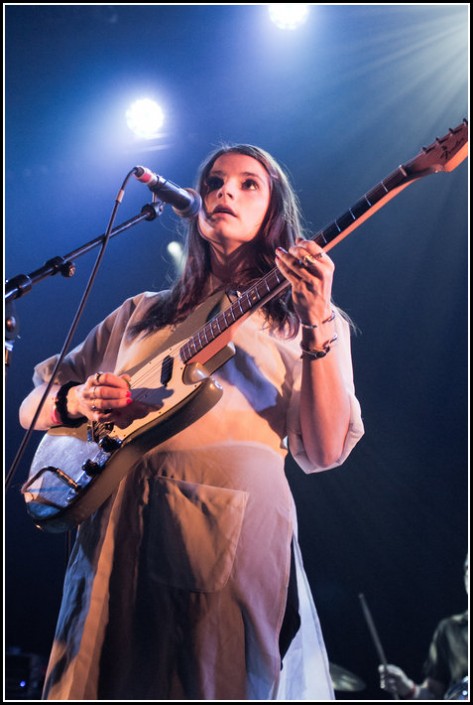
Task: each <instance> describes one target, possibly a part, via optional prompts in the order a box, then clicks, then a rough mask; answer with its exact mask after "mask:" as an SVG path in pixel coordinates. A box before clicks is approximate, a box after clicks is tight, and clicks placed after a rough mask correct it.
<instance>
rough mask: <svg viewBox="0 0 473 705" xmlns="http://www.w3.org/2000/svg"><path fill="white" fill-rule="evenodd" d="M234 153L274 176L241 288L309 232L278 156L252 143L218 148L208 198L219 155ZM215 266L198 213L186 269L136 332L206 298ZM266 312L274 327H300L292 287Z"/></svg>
mask: <svg viewBox="0 0 473 705" xmlns="http://www.w3.org/2000/svg"><path fill="white" fill-rule="evenodd" d="M228 153H236V154H243V155H246V156H248V157H253V159H256V160H257V161H258V162H259V163H260V164H262V166H263V167H264V168H265V170H266V171H267V173H268V175H269V178H270V190H271V193H270V201H269V206H268V210H267V213H266V216H265V218H264V221H263V224H262V226H261V228H260V231H259V232H258V234H257V235H256V237H255V239H254V240H253V244H254V258H253V261H251V262H249V263H248V268H247V269H245V270H244V272H240V273H239V277H240V280H239V281H238V282H233V283H232V284H233V285H234V286H235V288H239V289H240V290H242V289H246V288H247V287H249V286H251V284H252V283H254V281H255V280H256V279H258V278H260V277H262V276H263V275H264V274H266V273H267V272H269V271H270V270H271V269H273V268H274V266H275V264H274V252H275V249H276V247H284V248H285V249H286V250H287V249H289V248H290V247H291V246H292V245H293V244H294V243H295V241H296V238H297V237H302V236H303V233H302V225H301V216H300V210H299V204H298V200H297V197H296V194H295V193H294V190H293V189H292V186H291V184H290V182H289V178H288V176H287V175H286V174H285V172H284V171H283V169H282V168H281V167H280V166H279V164H278V163H277V162H276V161H275V160H274V159H273V157H272V156H271V155H270V154H269V153H268V152H266V151H265V150H263V149H261V148H260V147H255V146H253V145H249V144H234V145H224V146H222V147H220V148H219V149H217V150H216V151H214V152H212V153H211V154H210V155H209V156H208V157H207V159H206V160H205V161H204V162H203V163H202V164H201V166H200V169H199V172H198V177H197V183H196V190H197V191H198V192H199V193H200V195H201V196H202V199H203V200H204V199H205V197H206V196H207V194H208V192H209V187H208V185H207V177H208V174H209V172H210V170H211V169H212V167H213V165H214V163H215V161H216V160H217V159H218V158H219V157H221V156H222V155H224V154H228ZM210 271H211V269H210V245H209V243H208V242H207V240H205V239H204V238H203V237H202V236H201V235H200V233H199V230H198V222H197V219H196V218H195V219H192V220H191V221H190V222H189V225H188V229H187V238H186V248H185V264H184V268H183V271H182V273H181V275H180V276H179V278H178V279H177V280H176V282H175V283H174V285H173V286H172V288H171V289H170V290H169V291H167V292H166V293H165V294H163V295H162V296H161V297H160V298H159V300H158V301H157V302H156V304H155V305H154V306H152V307H151V308H150V310H149V312H148V315H147V316H146V318H144V319H143V320H142V321H140V323H138V324H137V325H136V326H135V327H134V329H133V332H134V333H138V332H141V331H147V332H152V331H155V330H157V329H159V328H161V327H163V326H165V325H168V324H171V323H178V322H179V321H182V320H183V319H184V318H185V317H186V316H187V315H188V314H189V313H190V312H191V311H192V310H193V309H194V308H195V307H196V306H197V304H199V303H201V301H202V292H203V291H204V290H205V287H206V283H207V280H208V277H209V274H210ZM226 286H227V285H226ZM230 288H231V287H230ZM263 312H264V314H265V317H266V320H267V321H268V323H269V325H270V326H271V327H272V328H276V329H278V330H280V331H285V332H286V333H287V335H288V336H289V337H291V336H294V335H295V334H296V333H297V330H298V321H297V318H296V317H295V315H294V313H293V310H292V301H291V296H290V292H286V294H284V295H282V296H280V297H277V298H275V299H272V300H271V301H269V302H268V303H267V304H265V306H264V307H263Z"/></svg>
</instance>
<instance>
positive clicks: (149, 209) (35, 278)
mask: <svg viewBox="0 0 473 705" xmlns="http://www.w3.org/2000/svg"><path fill="white" fill-rule="evenodd" d="M163 207H164V204H163V202H162V201H160V200H157V201H155V202H153V203H147V204H146V205H145V206H143V208H142V209H141V213H140V214H139V215H135V216H134V217H133V218H130V219H129V220H126V221H125V222H124V223H122V224H121V225H118V226H117V227H116V228H114V229H113V230H112V231H111V232H110V235H109V237H110V238H112V237H114V236H115V235H119V234H120V233H122V232H124V231H125V230H128V228H131V227H132V226H133V225H136V224H137V223H140V222H141V221H142V220H154V219H155V218H156V217H157V216H158V215H161V213H162V211H163ZM105 237H106V236H105V235H100V236H99V237H96V238H95V239H94V240H90V242H87V243H86V244H85V245H82V247H78V248H77V250H73V251H72V252H70V253H69V254H67V255H64V257H52V259H49V260H48V261H47V262H45V263H44V265H43V266H42V267H40V268H39V269H35V270H34V271H33V272H31V273H30V274H18V275H17V276H16V277H13V278H12V279H7V281H6V283H5V292H6V293H5V302H6V303H9V302H11V301H13V300H14V299H18V298H20V296H24V295H25V294H26V293H28V292H29V291H31V289H32V287H33V284H37V283H38V282H40V281H42V280H43V279H46V277H50V276H53V275H54V274H58V273H60V274H62V276H63V277H72V276H74V274H75V271H76V268H75V265H74V262H73V261H72V260H74V259H75V258H76V257H80V256H82V255H85V254H86V253H87V252H89V251H90V250H91V249H92V248H94V247H96V246H97V245H101V244H102V243H103V241H104V239H105ZM7 321H8V318H7ZM9 325H10V326H11V325H12V324H11V323H10V324H9ZM7 328H8V326H7Z"/></svg>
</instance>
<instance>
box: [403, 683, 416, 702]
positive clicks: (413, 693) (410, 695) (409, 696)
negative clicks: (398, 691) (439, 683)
mask: <svg viewBox="0 0 473 705" xmlns="http://www.w3.org/2000/svg"><path fill="white" fill-rule="evenodd" d="M416 695H417V686H416V684H415V683H414V685H413V686H412V688H411V689H410V691H409V692H408V693H406V694H405V695H403V696H402V699H403V700H412V699H413V698H415V696H416Z"/></svg>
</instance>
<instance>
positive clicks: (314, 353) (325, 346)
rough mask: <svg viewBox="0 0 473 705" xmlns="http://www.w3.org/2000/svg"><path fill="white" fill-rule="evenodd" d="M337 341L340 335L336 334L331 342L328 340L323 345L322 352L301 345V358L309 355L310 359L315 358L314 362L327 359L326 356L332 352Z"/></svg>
mask: <svg viewBox="0 0 473 705" xmlns="http://www.w3.org/2000/svg"><path fill="white" fill-rule="evenodd" d="M337 339H338V335H337V334H336V333H335V335H334V336H333V337H332V338H330V340H327V341H326V342H325V343H324V344H323V346H322V350H312V349H311V348H306V347H304V346H303V345H302V343H301V350H302V355H301V358H302V357H303V356H304V355H309V357H312V358H314V360H318V359H319V358H321V357H325V355H327V353H329V352H330V350H331V346H332V344H333V343H335V341H336V340H337Z"/></svg>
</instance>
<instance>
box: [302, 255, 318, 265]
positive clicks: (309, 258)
mask: <svg viewBox="0 0 473 705" xmlns="http://www.w3.org/2000/svg"><path fill="white" fill-rule="evenodd" d="M322 257H323V252H318V253H317V254H316V255H305V256H304V257H303V258H302V264H303V265H304V266H305V267H310V266H313V265H314V264H317V260H318V259H322Z"/></svg>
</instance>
